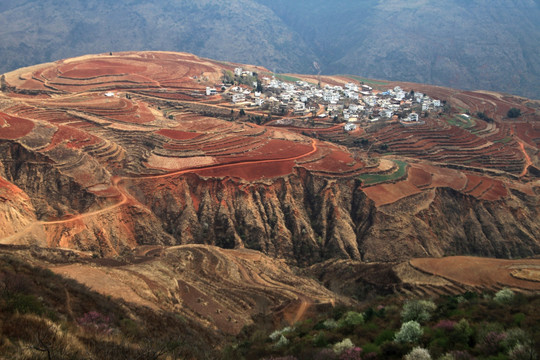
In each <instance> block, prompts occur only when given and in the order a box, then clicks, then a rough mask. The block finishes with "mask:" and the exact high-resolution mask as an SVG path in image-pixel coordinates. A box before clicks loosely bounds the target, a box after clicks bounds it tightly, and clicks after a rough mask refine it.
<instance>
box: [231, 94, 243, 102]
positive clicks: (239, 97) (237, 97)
mask: <svg viewBox="0 0 540 360" xmlns="http://www.w3.org/2000/svg"><path fill="white" fill-rule="evenodd" d="M245 100H246V96H245V95H244V94H243V93H238V94H233V96H232V102H233V103H234V104H237V103H239V102H242V101H245Z"/></svg>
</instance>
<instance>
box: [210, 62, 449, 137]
mask: <svg viewBox="0 0 540 360" xmlns="http://www.w3.org/2000/svg"><path fill="white" fill-rule="evenodd" d="M223 80H224V82H223V83H222V84H216V86H217V87H218V88H219V89H220V91H221V92H222V96H223V98H224V99H226V100H227V101H230V103H231V104H233V105H235V106H238V107H245V108H258V109H260V110H265V111H269V112H270V113H272V114H276V115H281V116H293V117H312V118H315V117H317V118H319V119H325V118H326V119H328V118H330V119H333V121H336V122H347V124H346V125H345V127H344V129H345V130H346V131H352V130H355V129H356V128H357V125H359V124H361V123H366V122H377V121H379V120H384V119H394V120H396V121H397V120H399V121H400V122H401V124H403V125H404V126H410V125H417V124H423V123H424V122H423V121H422V120H421V115H419V113H424V114H425V113H426V112H429V111H434V110H437V109H439V108H441V106H442V104H441V101H440V100H437V99H432V98H430V97H429V96H428V95H426V94H423V93H421V92H414V91H413V90H411V91H410V92H407V91H404V90H403V89H402V88H401V87H399V86H396V87H394V88H393V89H388V90H386V91H379V90H375V89H373V88H372V87H371V86H368V85H365V84H358V83H354V82H349V83H347V84H345V85H344V86H330V85H324V86H323V87H321V86H319V85H316V84H311V83H308V82H306V81H302V80H298V81H296V82H288V81H282V80H280V79H278V78H276V76H271V77H268V76H264V77H262V78H260V79H259V78H258V76H257V74H256V73H253V72H251V71H246V70H243V69H242V68H235V71H234V78H231V76H230V75H229V76H224V78H223ZM218 93H219V91H218V90H217V89H216V88H211V87H207V88H206V95H207V96H213V95H217V94H218Z"/></svg>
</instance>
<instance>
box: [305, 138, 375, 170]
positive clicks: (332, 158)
mask: <svg viewBox="0 0 540 360" xmlns="http://www.w3.org/2000/svg"><path fill="white" fill-rule="evenodd" d="M298 166H300V167H303V168H305V169H308V170H310V171H315V172H322V173H324V174H326V175H334V176H336V175H337V176H339V175H351V173H354V172H360V171H361V170H363V168H364V166H365V164H363V163H362V162H361V161H358V160H354V159H353V158H352V156H351V154H350V153H348V152H345V151H343V150H341V149H340V148H338V147H336V146H334V145H331V144H328V143H320V144H319V146H318V149H317V152H315V153H314V154H313V155H311V156H309V157H306V158H304V159H302V160H300V161H299V165H298Z"/></svg>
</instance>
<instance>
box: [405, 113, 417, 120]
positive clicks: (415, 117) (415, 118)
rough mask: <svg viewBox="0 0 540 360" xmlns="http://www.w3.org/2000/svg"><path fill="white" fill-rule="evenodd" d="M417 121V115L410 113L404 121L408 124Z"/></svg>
mask: <svg viewBox="0 0 540 360" xmlns="http://www.w3.org/2000/svg"><path fill="white" fill-rule="evenodd" d="M418 120H419V117H418V114H417V113H415V112H412V113H410V114H409V116H408V117H407V118H406V119H405V121H408V122H418Z"/></svg>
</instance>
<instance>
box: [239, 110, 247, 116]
mask: <svg viewBox="0 0 540 360" xmlns="http://www.w3.org/2000/svg"><path fill="white" fill-rule="evenodd" d="M238 115H239V116H245V115H246V112H245V111H244V109H240V112H239V113H238Z"/></svg>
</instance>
